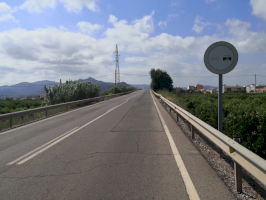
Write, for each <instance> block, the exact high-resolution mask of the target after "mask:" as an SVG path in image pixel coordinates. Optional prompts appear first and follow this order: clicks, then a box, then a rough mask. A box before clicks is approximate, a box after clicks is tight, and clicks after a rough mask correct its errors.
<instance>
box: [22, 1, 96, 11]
mask: <svg viewBox="0 0 266 200" xmlns="http://www.w3.org/2000/svg"><path fill="white" fill-rule="evenodd" d="M96 1H97V0H26V1H25V2H24V3H23V4H22V5H21V6H20V7H19V8H20V9H26V10H27V11H28V12H39V13H40V12H43V10H45V9H46V8H51V9H54V8H55V7H56V4H57V3H59V2H60V3H62V4H63V6H64V7H65V9H66V10H67V11H69V12H80V11H81V10H82V8H83V7H87V8H88V9H89V10H92V11H97V10H99V9H98V7H97V5H96Z"/></svg>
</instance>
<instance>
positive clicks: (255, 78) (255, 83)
mask: <svg viewBox="0 0 266 200" xmlns="http://www.w3.org/2000/svg"><path fill="white" fill-rule="evenodd" d="M256 85H257V77H256V74H255V93H257V91H256Z"/></svg>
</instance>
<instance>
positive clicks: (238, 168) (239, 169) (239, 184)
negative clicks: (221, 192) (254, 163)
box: [233, 138, 242, 193]
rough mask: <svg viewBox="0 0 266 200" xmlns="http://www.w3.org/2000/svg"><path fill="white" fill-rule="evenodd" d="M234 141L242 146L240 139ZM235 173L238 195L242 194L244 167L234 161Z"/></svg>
mask: <svg viewBox="0 0 266 200" xmlns="http://www.w3.org/2000/svg"><path fill="white" fill-rule="evenodd" d="M233 140H234V141H236V142H237V143H239V144H241V139H240V138H233ZM234 172H235V190H236V191H237V192H238V193H241V192H242V167H241V165H239V164H238V163H237V162H236V161H234Z"/></svg>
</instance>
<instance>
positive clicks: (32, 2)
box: [19, 0, 56, 13]
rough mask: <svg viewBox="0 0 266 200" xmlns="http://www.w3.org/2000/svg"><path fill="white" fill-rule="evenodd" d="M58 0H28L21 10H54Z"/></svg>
mask: <svg viewBox="0 0 266 200" xmlns="http://www.w3.org/2000/svg"><path fill="white" fill-rule="evenodd" d="M55 6H56V0H27V1H25V3H23V4H22V5H21V6H20V7H19V8H20V9H26V10H27V11H28V12H31V13H32V12H42V11H43V10H44V9H46V8H52V9H54V8H55Z"/></svg>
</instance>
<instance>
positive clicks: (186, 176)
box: [150, 91, 200, 200]
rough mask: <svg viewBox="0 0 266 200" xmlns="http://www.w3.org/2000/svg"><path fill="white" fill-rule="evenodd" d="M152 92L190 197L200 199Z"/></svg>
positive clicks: (195, 199)
mask: <svg viewBox="0 0 266 200" xmlns="http://www.w3.org/2000/svg"><path fill="white" fill-rule="evenodd" d="M150 93H151V97H152V99H153V102H154V104H155V107H156V110H157V112H158V115H159V117H160V120H161V122H162V125H163V128H164V131H165V133H166V135H167V138H168V140H169V143H170V146H171V149H172V152H173V154H174V157H175V161H176V164H177V166H178V168H179V171H180V173H181V176H182V178H183V180H184V183H185V186H186V190H187V193H188V196H189V199H191V200H199V199H200V198H199V195H198V193H197V190H196V189H195V186H194V185H193V183H192V180H191V178H190V176H189V174H188V171H187V169H186V166H185V164H184V162H183V160H182V158H181V156H180V154H179V151H178V150H177V147H176V145H175V142H174V140H173V137H172V135H171V133H170V131H169V129H168V127H167V125H166V123H165V121H164V119H163V116H162V114H161V112H160V111H159V109H158V107H157V105H156V102H155V100H154V98H153V96H152V92H151V91H150Z"/></svg>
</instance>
